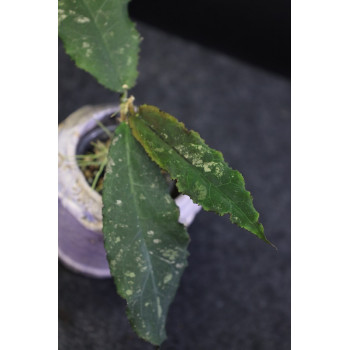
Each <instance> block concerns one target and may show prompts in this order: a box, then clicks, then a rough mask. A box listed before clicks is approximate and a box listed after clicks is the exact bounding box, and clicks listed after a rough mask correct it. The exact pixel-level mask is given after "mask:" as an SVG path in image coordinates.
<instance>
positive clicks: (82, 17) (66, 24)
mask: <svg viewBox="0 0 350 350" xmlns="http://www.w3.org/2000/svg"><path fill="white" fill-rule="evenodd" d="M128 2H129V0H111V1H108V0H59V1H58V34H59V36H60V37H61V39H62V41H63V43H64V46H65V49H66V52H67V53H68V54H69V55H70V56H71V58H72V59H73V60H74V61H75V63H76V64H77V66H78V67H80V68H82V69H84V70H86V71H87V72H89V73H90V74H92V75H93V76H94V77H95V78H96V79H97V80H98V81H99V82H100V83H101V84H102V85H104V86H105V87H107V88H109V89H111V90H113V91H119V92H122V91H123V88H122V87H123V85H124V84H127V85H128V87H129V88H131V87H133V86H134V84H135V81H136V78H137V75H138V72H137V63H138V52H139V43H140V36H139V34H138V32H137V30H136V29H135V25H134V24H133V23H132V22H131V20H130V18H129V16H128V10H127V5H128Z"/></svg>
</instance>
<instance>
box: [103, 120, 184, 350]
mask: <svg viewBox="0 0 350 350" xmlns="http://www.w3.org/2000/svg"><path fill="white" fill-rule="evenodd" d="M178 218H179V211H178V208H177V207H176V205H175V202H174V201H173V200H172V198H171V197H170V195H169V189H168V184H167V182H166V180H165V178H164V177H163V175H162V174H161V171H160V168H159V167H158V166H157V165H156V164H155V163H154V162H152V160H151V159H150V158H149V157H148V155H147V154H146V152H145V151H144V150H143V148H142V147H141V145H140V144H139V143H138V142H137V141H136V140H135V138H134V137H133V136H132V133H131V130H130V127H129V126H128V125H127V124H125V123H121V124H120V125H119V127H118V128H117V129H116V132H115V136H114V139H113V141H112V145H111V147H110V151H109V159H108V164H107V168H106V175H105V179H104V190H103V233H104V240H105V248H106V251H107V258H108V261H109V267H110V270H111V274H112V276H113V277H114V281H115V283H116V286H117V291H118V293H119V294H120V295H121V296H122V297H123V298H125V299H126V301H127V306H128V310H127V313H128V317H129V320H130V322H131V325H132V326H133V328H134V329H135V331H136V332H137V334H138V335H139V336H140V337H142V338H143V339H145V340H147V341H149V342H150V343H152V344H155V345H159V344H161V343H162V342H163V341H164V339H165V338H166V334H165V321H166V316H167V312H168V308H169V305H170V303H171V301H172V300H173V298H174V295H175V292H176V290H177V287H178V284H179V280H180V277H181V275H182V272H183V270H184V268H185V266H186V265H187V255H188V253H187V249H186V248H187V245H188V242H189V237H188V234H187V232H186V230H185V228H184V226H183V225H182V224H180V223H178Z"/></svg>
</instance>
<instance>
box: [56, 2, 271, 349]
mask: <svg viewBox="0 0 350 350" xmlns="http://www.w3.org/2000/svg"><path fill="white" fill-rule="evenodd" d="M127 4H128V1H125V0H110V1H92V0H84V1H79V0H76V1H74V2H73V1H68V0H60V1H59V10H58V13H59V35H60V37H61V39H62V41H63V43H64V45H65V49H66V52H67V53H68V54H69V55H70V56H71V57H72V58H73V59H74V60H75V62H76V64H77V65H78V66H79V67H80V68H82V69H84V70H86V71H88V72H89V73H91V74H92V75H93V76H95V77H96V79H97V80H98V81H99V82H100V83H101V84H102V85H104V86H105V87H107V88H109V89H111V90H113V91H115V92H116V93H120V94H121V96H120V108H119V110H118V112H119V116H118V119H119V125H118V127H117V128H116V130H115V132H114V135H113V137H112V138H111V143H110V146H109V148H108V156H107V158H105V160H102V161H101V167H102V168H104V169H105V175H104V182H103V194H102V201H103V215H102V221H103V228H102V231H103V240H104V247H105V250H106V252H107V258H108V263H109V269H110V272H111V275H112V276H113V279H114V281H115V284H116V287H117V291H118V294H119V295H120V296H122V297H123V298H124V299H126V301H127V307H128V311H127V314H128V318H129V320H130V323H131V325H132V326H133V328H134V329H135V331H136V333H137V334H138V335H139V336H140V337H141V338H143V339H145V340H146V341H149V342H150V343H152V344H154V345H160V344H161V343H162V342H163V341H164V340H165V338H166V334H165V322H166V315H167V312H168V308H169V305H170V303H171V301H172V300H173V298H174V295H175V293H176V290H177V287H178V285H179V281H180V278H181V275H182V273H183V271H184V268H185V267H186V264H187V259H186V258H187V255H188V253H187V246H188V243H189V237H188V234H187V232H186V228H185V226H184V225H182V224H181V223H179V222H178V218H179V212H178V209H177V207H176V205H175V203H174V200H173V199H172V198H171V196H170V195H169V188H168V183H167V181H166V179H165V177H164V175H163V174H162V171H165V172H166V173H167V174H169V176H170V178H171V179H172V180H174V181H176V187H177V189H178V191H179V192H180V193H183V194H186V195H188V196H189V197H190V198H191V199H192V200H193V201H194V202H195V203H197V204H198V205H201V206H202V208H203V209H204V210H208V211H214V212H216V213H217V214H219V215H224V214H229V215H230V219H231V221H232V222H233V223H235V224H237V225H238V226H240V227H242V228H244V229H247V230H248V231H250V232H252V233H253V234H255V235H256V236H258V237H259V238H260V239H262V240H264V241H265V242H267V243H270V242H269V241H268V240H267V238H266V236H265V234H264V229H263V226H262V225H261V224H260V223H259V221H258V218H259V214H258V213H257V211H256V210H255V208H254V207H253V203H252V198H251V195H250V193H249V192H248V191H247V190H246V189H245V183H244V179H243V177H242V175H241V174H240V173H239V172H238V171H237V170H232V169H231V168H230V167H229V166H228V165H227V163H226V162H225V161H224V159H223V155H222V154H221V153H220V152H219V151H216V150H214V149H211V148H210V147H209V146H208V145H206V144H205V142H204V140H203V139H202V138H201V137H200V136H199V134H198V133H196V132H194V131H190V130H188V129H186V127H185V126H184V124H183V123H181V122H179V121H178V120H177V119H176V118H174V117H173V116H171V115H169V114H168V113H166V112H164V111H161V110H159V109H158V108H157V107H154V106H149V105H142V106H140V107H135V106H134V97H133V96H130V97H129V95H128V90H129V89H131V88H132V87H133V86H134V85H135V81H136V78H137V69H136V67H137V62H138V52H139V44H140V36H139V34H138V32H137V31H136V28H135V25H134V24H133V23H132V22H131V21H130V19H129V17H128V15H127ZM112 109H113V108H112ZM116 109H118V108H116ZM111 112H112V111H111ZM115 117H116V116H115ZM101 128H102V126H101ZM102 168H101V169H102Z"/></svg>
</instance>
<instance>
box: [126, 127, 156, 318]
mask: <svg viewBox="0 0 350 350" xmlns="http://www.w3.org/2000/svg"><path fill="white" fill-rule="evenodd" d="M126 127H128V128H129V126H126ZM128 131H129V130H128ZM125 135H126V137H127V138H129V137H130V136H131V137H133V136H132V135H131V132H126V133H125ZM129 141H130V140H129V139H128V140H126V142H125V145H126V147H125V148H126V160H127V165H128V177H129V182H130V191H131V192H132V194H133V196H132V198H133V203H134V207H135V209H136V220H137V224H138V226H139V227H140V229H141V222H140V221H139V213H140V207H139V205H138V201H137V200H136V192H135V187H134V178H133V175H132V171H131V170H132V166H131V160H130V154H131V152H130V147H129ZM140 236H141V239H142V243H143V246H145V247H146V249H145V252H146V259H147V262H148V266H149V267H150V271H149V274H150V275H151V280H152V285H153V290H154V291H155V295H157V296H159V295H160V293H159V290H158V287H157V285H156V282H155V277H154V270H153V264H152V262H151V257H150V254H149V252H148V247H147V243H146V241H145V238H144V236H143V234H142V233H141V235H140ZM147 279H148V277H147ZM147 279H146V280H147ZM145 284H146V282H145ZM155 302H156V299H155ZM157 319H158V318H157Z"/></svg>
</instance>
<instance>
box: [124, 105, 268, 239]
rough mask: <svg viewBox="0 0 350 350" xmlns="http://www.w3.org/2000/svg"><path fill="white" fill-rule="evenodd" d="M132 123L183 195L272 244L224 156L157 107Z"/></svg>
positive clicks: (146, 109) (141, 113)
mask: <svg viewBox="0 0 350 350" xmlns="http://www.w3.org/2000/svg"><path fill="white" fill-rule="evenodd" d="M129 122H130V126H131V128H132V132H133V135H134V136H135V138H136V139H137V140H138V141H139V142H140V143H141V144H142V146H143V147H144V148H145V150H146V151H147V153H148V155H149V156H150V157H151V158H152V159H153V160H154V161H155V162H156V163H157V164H158V165H159V166H160V167H161V168H162V169H164V170H166V171H167V172H168V173H169V174H170V176H171V177H172V179H176V180H177V187H178V189H179V191H180V192H182V193H185V194H187V195H189V196H190V197H191V198H192V200H193V201H194V202H196V203H198V204H200V205H201V206H202V207H203V209H205V210H210V211H214V212H216V213H217V214H219V215H224V214H230V219H231V221H232V222H233V223H236V224H237V225H239V226H240V227H242V228H245V229H247V230H248V231H250V232H252V233H253V234H255V235H257V236H258V237H259V238H261V239H262V240H264V241H265V242H268V243H270V242H269V241H268V240H267V238H266V237H265V234H264V228H263V226H262V225H261V224H260V223H259V221H258V218H259V214H258V212H257V211H256V210H255V209H254V206H253V201H252V197H251V195H250V193H249V192H248V191H247V190H246V189H245V183H244V179H243V176H242V175H241V173H240V172H238V171H237V170H232V169H231V168H230V167H229V166H228V165H227V163H226V162H225V161H224V158H223V156H222V153H221V152H219V151H216V150H214V149H212V148H210V147H209V146H207V145H206V144H205V142H204V140H203V139H201V137H200V136H199V134H198V133H196V132H194V131H189V130H187V129H186V128H185V126H184V124H183V123H180V122H179V121H178V120H177V119H176V118H174V117H172V116H171V115H169V114H167V113H165V112H163V111H160V110H159V109H158V108H157V107H153V106H148V105H143V106H141V107H140V108H139V111H138V114H136V115H135V116H132V117H131V118H130V120H129ZM270 244H271V243H270Z"/></svg>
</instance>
